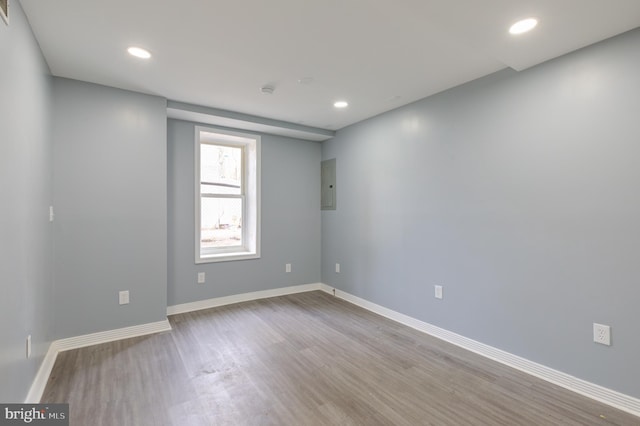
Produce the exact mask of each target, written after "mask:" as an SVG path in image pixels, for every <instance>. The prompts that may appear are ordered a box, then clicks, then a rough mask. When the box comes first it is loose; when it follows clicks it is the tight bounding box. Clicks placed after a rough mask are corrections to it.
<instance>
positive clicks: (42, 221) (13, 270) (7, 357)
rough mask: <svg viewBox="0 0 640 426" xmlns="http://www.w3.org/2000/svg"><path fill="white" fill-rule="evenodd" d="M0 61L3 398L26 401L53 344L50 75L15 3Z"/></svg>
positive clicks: (0, 39)
mask: <svg viewBox="0 0 640 426" xmlns="http://www.w3.org/2000/svg"><path fill="white" fill-rule="evenodd" d="M0 61H1V63H2V66H0V200H1V201H0V203H1V206H2V208H0V292H1V293H2V294H1V295H0V401H2V402H10V401H12V402H22V401H24V399H25V397H26V395H27V392H28V390H29V386H30V385H31V382H32V380H33V378H34V376H35V374H36V372H37V370H38V367H39V365H40V362H41V361H42V359H43V356H44V354H45V352H46V350H47V347H48V344H49V342H50V340H51V339H50V336H51V330H50V325H51V318H52V316H53V314H52V304H51V294H52V291H51V285H52V279H51V268H52V266H51V262H52V260H51V245H52V230H51V225H50V224H49V205H50V204H51V141H50V136H49V132H50V104H51V78H50V77H49V68H48V67H47V65H46V63H45V62H44V59H43V57H42V55H41V53H40V49H39V47H38V44H37V42H36V40H35V38H34V36H33V34H32V33H31V28H30V27H29V24H28V22H27V20H26V18H25V16H24V14H23V12H22V9H21V7H20V3H19V2H16V1H14V2H12V3H11V25H10V26H6V25H5V24H4V22H3V21H1V20H0ZM29 334H31V335H32V344H33V354H32V358H31V359H30V360H27V359H26V355H25V345H26V338H27V335H29Z"/></svg>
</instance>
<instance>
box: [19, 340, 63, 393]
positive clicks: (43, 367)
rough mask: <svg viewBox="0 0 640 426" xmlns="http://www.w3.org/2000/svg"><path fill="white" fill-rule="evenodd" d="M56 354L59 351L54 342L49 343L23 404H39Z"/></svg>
mask: <svg viewBox="0 0 640 426" xmlns="http://www.w3.org/2000/svg"><path fill="white" fill-rule="evenodd" d="M58 352H59V350H58V348H57V345H56V342H55V341H54V342H51V344H50V345H49V350H48V351H47V354H46V355H45V356H44V359H43V360H42V364H40V368H39V369H38V373H36V377H35V378H34V379H33V383H31V388H30V389H29V393H28V394H27V398H26V399H25V400H24V403H25V404H38V403H39V402H40V399H41V398H42V394H43V393H44V389H45V387H46V386H47V382H48V381H49V376H50V375H51V370H53V365H54V364H55V363H56V358H57V357H58Z"/></svg>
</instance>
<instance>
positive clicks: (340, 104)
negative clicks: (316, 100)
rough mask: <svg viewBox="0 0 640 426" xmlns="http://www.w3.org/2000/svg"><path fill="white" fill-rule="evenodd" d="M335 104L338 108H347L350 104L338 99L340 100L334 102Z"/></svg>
mask: <svg viewBox="0 0 640 426" xmlns="http://www.w3.org/2000/svg"><path fill="white" fill-rule="evenodd" d="M333 106H334V107H336V108H346V107H348V106H349V102H347V101H338V102H335V103H334V104H333Z"/></svg>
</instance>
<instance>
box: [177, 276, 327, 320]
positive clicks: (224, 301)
mask: <svg viewBox="0 0 640 426" xmlns="http://www.w3.org/2000/svg"><path fill="white" fill-rule="evenodd" d="M321 285H322V284H320V283H314V284H303V285H296V286H291V287H281V288H275V289H272V290H262V291H253V292H251V293H242V294H234V295H233V296H225V297H215V298H213V299H206V300H199V301H197V302H190V303H182V304H180V305H173V306H169V307H167V315H176V314H184V313H186V312H193V311H199V310H201V309H209V308H216V307H218V306H225V305H232V304H234V303H240V302H248V301H251V300H258V299H267V298H269V297H276V296H285V295H287V294H295V293H304V292H307V291H315V290H320V287H321Z"/></svg>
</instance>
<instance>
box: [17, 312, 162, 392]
mask: <svg viewBox="0 0 640 426" xmlns="http://www.w3.org/2000/svg"><path fill="white" fill-rule="evenodd" d="M170 330H171V324H169V320H166V319H165V320H163V321H158V322H152V323H148V324H141V325H134V326H132V327H124V328H118V329H116V330H108V331H101V332H99V333H92V334H85V335H83V336H76V337H69V338H67V339H60V340H54V341H53V342H51V345H49V350H47V354H46V355H45V357H44V359H43V360H42V363H41V364H40V368H39V369H38V373H37V374H36V377H35V378H34V380H33V383H32V384H31V388H30V389H29V393H28V394H27V398H26V400H25V403H26V404H37V403H39V402H40V399H41V398H42V393H43V392H44V389H45V387H46V386H47V381H48V380H49V376H50V375H51V370H52V369H53V365H54V364H55V362H56V358H57V357H58V353H59V352H63V351H68V350H70V349H78V348H83V347H85V346H92V345H97V344H100V343H107V342H113V341H116V340H122V339H129V338H131V337H139V336H146V335H147V334H154V333H160V332H163V331H170Z"/></svg>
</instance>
